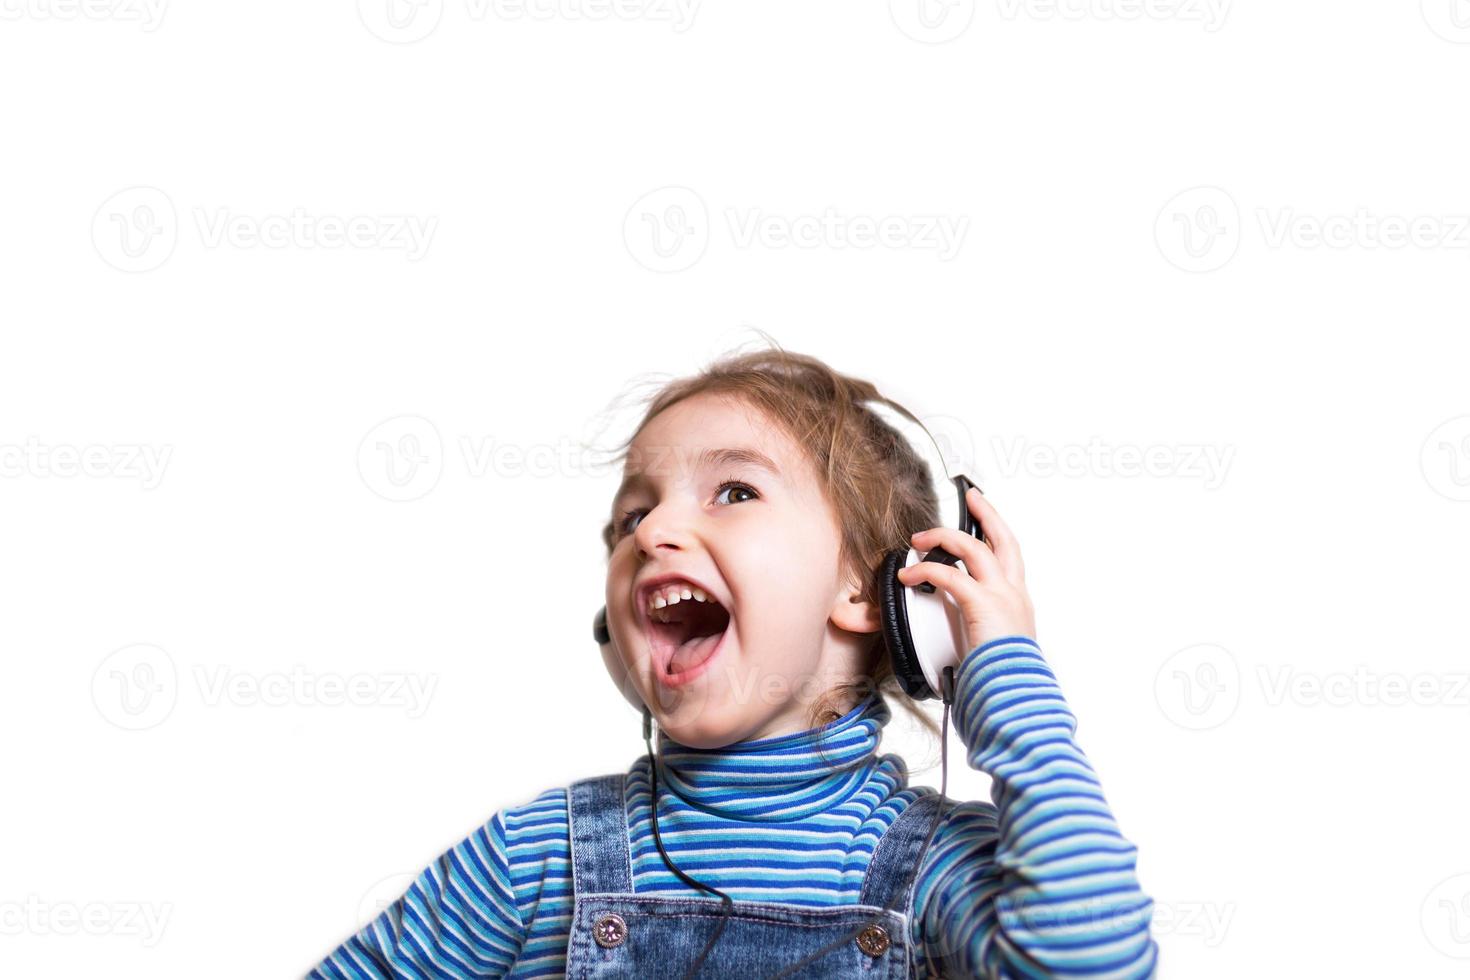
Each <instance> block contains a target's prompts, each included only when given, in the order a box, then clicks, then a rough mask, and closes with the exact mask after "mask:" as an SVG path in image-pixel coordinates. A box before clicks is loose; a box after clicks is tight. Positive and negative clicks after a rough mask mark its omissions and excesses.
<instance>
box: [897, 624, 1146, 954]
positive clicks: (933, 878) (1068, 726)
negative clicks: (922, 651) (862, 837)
mask: <svg viewBox="0 0 1470 980" xmlns="http://www.w3.org/2000/svg"><path fill="white" fill-rule="evenodd" d="M952 710H953V712H954V720H955V728H956V729H957V731H958V732H959V734H960V737H961V738H962V739H963V741H964V743H965V746H966V749H967V753H968V760H969V763H970V765H971V766H972V767H973V768H975V769H978V770H980V771H981V772H984V773H987V774H988V775H990V777H991V779H992V787H991V798H992V800H993V801H994V804H995V805H994V806H991V805H989V804H987V803H984V802H982V801H970V802H964V803H961V804H960V805H959V806H957V807H954V808H953V809H952V810H951V811H950V812H949V813H947V814H946V817H945V819H944V821H943V823H942V824H941V825H940V827H939V829H938V830H937V831H936V832H935V836H934V840H933V842H932V843H931V844H930V846H929V853H928V855H926V857H925V860H924V867H923V869H922V870H921V871H920V873H919V882H918V885H917V887H916V892H915V899H914V901H915V908H916V909H918V910H919V911H918V913H917V914H916V915H915V919H916V920H917V922H916V926H915V927H916V929H917V931H918V932H919V937H918V942H919V944H920V946H919V948H921V949H922V950H923V951H924V957H925V959H926V965H927V966H928V967H929V968H930V970H931V971H933V972H936V973H940V974H942V975H944V976H962V977H1088V978H1089V980H1134V978H1141V977H1153V976H1155V975H1156V970H1157V959H1158V944H1157V943H1156V942H1155V941H1154V940H1153V938H1152V936H1151V935H1150V932H1149V923H1150V919H1151V917H1152V912H1153V901H1152V899H1150V898H1149V897H1148V896H1147V895H1145V894H1144V893H1143V891H1142V889H1141V888H1140V887H1139V884H1138V879H1137V877H1136V876H1135V873H1134V862H1135V858H1136V855H1137V848H1136V847H1134V845H1133V844H1131V843H1130V842H1129V841H1128V840H1126V839H1125V838H1124V837H1123V835H1122V833H1120V832H1119V830H1118V826H1117V824H1116V823H1115V822H1114V820H1113V815H1112V813H1111V811H1110V810H1109V808H1108V804H1107V802H1106V800H1105V799H1104V798H1103V793H1102V789H1101V786H1100V785H1099V783H1098V779H1097V775H1096V774H1095V773H1094V772H1093V770H1092V767H1091V765H1089V763H1088V761H1087V757H1086V756H1085V755H1083V753H1082V750H1081V749H1080V748H1079V747H1078V746H1077V743H1076V742H1075V741H1074V740H1073V733H1074V732H1075V731H1076V726H1077V721H1076V718H1075V717H1074V716H1073V715H1072V712H1071V711H1070V710H1069V709H1068V707H1067V704H1066V702H1065V700H1064V699H1063V698H1062V692H1061V689H1060V688H1059V687H1058V686H1057V683H1056V678H1055V677H1054V676H1053V674H1052V672H1051V669H1050V668H1049V667H1048V666H1047V664H1046V661H1045V660H1043V659H1042V656H1041V648H1040V647H1039V646H1038V645H1037V644H1036V641H1035V640H1033V639H1031V638H1029V637H1022V636H1008V637H1002V638H1000V639H998V640H993V641H991V642H989V643H986V644H985V645H983V646H980V647H977V648H976V649H975V650H972V651H971V652H970V653H969V655H968V656H966V657H965V660H964V662H963V663H962V664H961V665H960V670H959V673H958V675H957V677H956V685H955V700H954V705H953V707H952Z"/></svg>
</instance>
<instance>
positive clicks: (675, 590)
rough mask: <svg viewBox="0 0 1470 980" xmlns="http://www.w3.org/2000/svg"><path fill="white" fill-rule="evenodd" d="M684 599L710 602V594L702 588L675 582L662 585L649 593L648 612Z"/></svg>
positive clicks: (650, 612)
mask: <svg viewBox="0 0 1470 980" xmlns="http://www.w3.org/2000/svg"><path fill="white" fill-rule="evenodd" d="M682 599H693V600H695V601H696V602H709V601H710V597H709V595H708V594H707V593H706V592H705V591H704V590H703V589H701V588H698V587H697V586H693V585H686V584H683V583H679V582H675V583H673V584H670V585H661V586H659V587H658V588H657V589H655V590H654V591H653V592H652V593H650V595H649V602H648V612H649V614H650V615H652V614H653V611H654V610H655V609H662V608H664V607H665V606H672V605H673V604H674V603H676V602H679V601H680V600H682Z"/></svg>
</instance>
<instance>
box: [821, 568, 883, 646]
mask: <svg viewBox="0 0 1470 980" xmlns="http://www.w3.org/2000/svg"><path fill="white" fill-rule="evenodd" d="M828 618H829V619H830V620H831V621H832V625H833V626H836V627H837V628H838V629H841V630H846V631H847V632H849V633H876V632H878V631H879V630H880V629H882V628H883V620H882V617H880V616H879V614H878V605H877V603H873V602H869V601H867V600H866V599H865V598H863V585H862V583H861V582H860V581H859V580H858V578H857V576H856V575H849V576H848V577H847V578H846V579H845V580H844V582H843V584H842V588H841V589H840V590H839V591H838V593H837V600H836V601H835V602H834V603H833V604H832V613H831V615H830V616H829V617H828Z"/></svg>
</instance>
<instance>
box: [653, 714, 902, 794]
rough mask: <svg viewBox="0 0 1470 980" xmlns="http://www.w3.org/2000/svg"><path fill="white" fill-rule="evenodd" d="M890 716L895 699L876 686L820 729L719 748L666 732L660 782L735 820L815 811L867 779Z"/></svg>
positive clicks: (661, 740) (660, 750)
mask: <svg viewBox="0 0 1470 980" xmlns="http://www.w3.org/2000/svg"><path fill="white" fill-rule="evenodd" d="M890 717H891V712H890V710H889V707H888V702H887V701H885V700H884V698H883V695H882V694H881V693H879V692H878V691H873V692H871V693H870V694H869V695H868V697H867V698H865V699H864V700H863V702H862V703H861V704H859V705H858V706H857V707H855V708H853V709H852V710H851V711H849V712H848V713H847V714H845V715H843V716H842V717H841V718H839V719H837V720H836V721H833V722H829V723H828V724H826V725H823V726H821V727H819V728H809V729H807V730H806V731H804V732H794V733H792V734H790V735H776V736H774V737H772V738H761V739H755V740H754V741H746V742H735V743H733V744H731V745H726V746H722V747H720V748H717V749H696V748H691V747H689V746H687V745H683V744H681V743H679V742H676V741H674V740H673V739H672V738H670V737H669V736H668V735H666V734H664V733H663V732H662V731H660V732H659V734H658V754H659V763H660V764H659V770H658V783H659V789H660V791H661V792H662V791H663V790H665V789H668V790H671V791H673V792H674V793H675V794H677V795H678V796H679V797H680V798H681V799H683V800H684V802H686V803H688V804H689V805H690V806H693V807H697V808H699V809H701V810H704V811H706V812H709V813H714V814H718V815H720V816H723V817H729V818H731V819H734V820H751V821H786V820H799V819H802V818H803V817H809V816H811V815H812V814H816V813H821V812H823V811H824V810H830V809H832V808H833V807H835V806H838V805H839V804H841V803H843V802H844V801H845V800H847V798H848V797H850V796H852V794H853V793H855V792H857V791H858V790H859V789H861V788H862V786H863V784H864V783H865V782H867V780H868V777H869V776H870V775H871V773H872V771H873V768H874V767H875V766H877V765H878V760H877V751H878V742H879V739H880V737H881V736H882V732H883V726H884V725H886V724H888V720H889V718H890ZM818 739H820V742H818ZM819 750H820V752H819Z"/></svg>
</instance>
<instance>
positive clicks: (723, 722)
mask: <svg viewBox="0 0 1470 980" xmlns="http://www.w3.org/2000/svg"><path fill="white" fill-rule="evenodd" d="M685 714H686V713H685V712H684V711H679V712H677V713H676V715H675V716H673V717H668V718H667V720H666V721H665V720H663V719H661V720H660V721H659V726H658V727H659V730H660V731H662V732H663V733H664V734H665V735H667V736H669V738H671V739H673V740H674V741H676V742H678V743H679V744H680V745H687V746H689V747H690V748H691V749H718V748H723V747H724V746H726V745H730V744H731V743H734V742H738V741H740V740H741V739H742V738H744V737H745V736H744V734H743V732H742V731H741V729H740V726H739V725H738V724H732V723H731V720H730V719H729V718H727V717H725V714H724V712H722V711H708V710H700V711H698V712H697V713H693V714H692V716H689V717H680V716H683V715H685Z"/></svg>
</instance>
